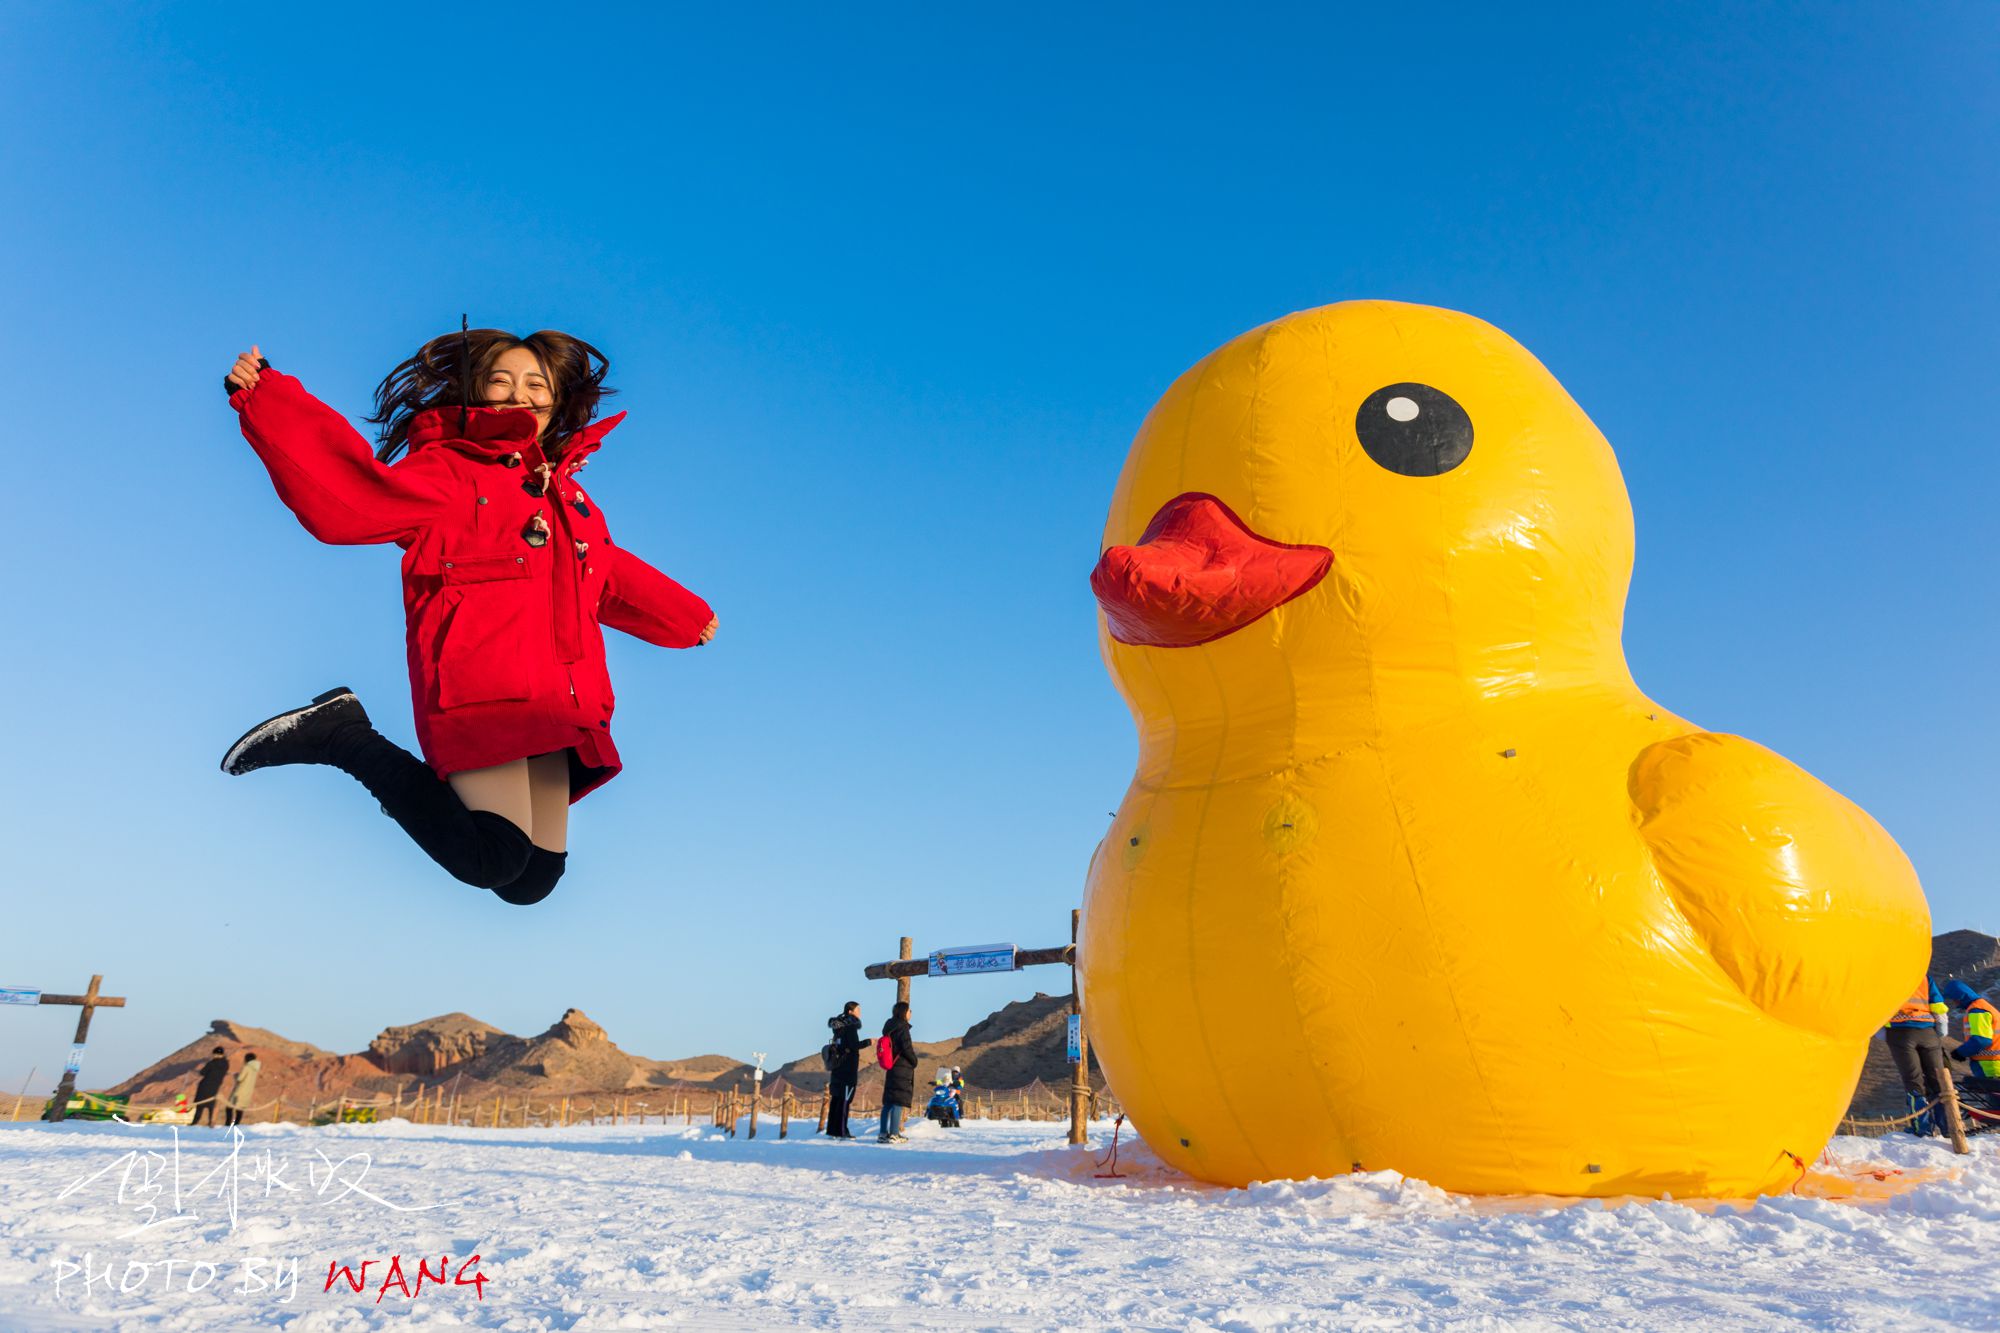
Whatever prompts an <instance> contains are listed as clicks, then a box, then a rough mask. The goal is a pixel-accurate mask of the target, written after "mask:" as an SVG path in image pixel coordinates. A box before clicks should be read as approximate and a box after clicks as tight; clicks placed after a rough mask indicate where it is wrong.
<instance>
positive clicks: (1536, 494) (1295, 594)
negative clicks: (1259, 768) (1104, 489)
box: [1092, 301, 1632, 735]
mask: <svg viewBox="0 0 2000 1333" xmlns="http://www.w3.org/2000/svg"><path fill="white" fill-rule="evenodd" d="M1631 561H1632V528H1631V511H1630V506H1629V504H1628V502H1627V500H1626V498H1625V491H1624V483H1623V481H1622V480H1621V478H1620V477H1619V474H1618V466H1617V462H1616V460H1615V459H1614V458H1613V457H1612V454H1611V449H1610V446H1609V445H1607V444H1606V443H1605V441H1604V437H1603V436H1602V435H1601V434H1599V433H1598V431H1597V429H1596V427H1595V426H1593V425H1592V424H1591V422H1590V420H1589V418H1588V417H1586V416H1585V415H1584V413H1583V411H1582V410H1581V409H1580V408H1578V407H1577V405H1576V404H1575V402H1574V401H1572V400H1571V398H1570V397H1569V395H1568V394H1567V393H1565V392H1564V391H1563V388H1562V386H1561V385H1560V384H1558V383H1557V382H1556V381H1555V379H1554V378H1553V377H1552V376H1550V375H1549V373H1548V371H1547V370H1545V369H1544V368H1543V367H1542V365H1541V364H1540V363H1539V362H1538V361H1536V360H1535V358H1534V357H1533V356H1531V355H1530V354H1529V353H1528V352H1527V350H1526V349H1525V348H1523V347H1521V346H1520V344H1518V343H1516V342H1515V341H1514V340H1513V339H1511V338H1509V337H1508V336H1507V335H1506V334H1504V333H1502V332H1500V331H1499V330H1498V329H1495V328H1493V327H1492V326H1491V325H1489V324H1486V323H1483V322H1482V321H1480V320H1477V319H1474V318H1472V317H1470V316H1468V315H1461V314H1457V313H1454V312H1452V311H1447V310H1438V309H1434V308H1431V307H1427V306H1412V305H1402V304H1399V303H1395V302H1387V301H1357V302H1350V303H1346V304H1342V305H1336V306H1328V307H1324V308H1322V309H1318V310H1309V311H1304V312H1302V313H1299V314H1296V315H1289V316H1287V317H1285V318H1284V319H1281V320H1278V321H1276V322H1275V323H1272V324H1269V325H1266V326H1265V327H1263V328H1261V329H1257V330H1253V331H1252V332H1250V333H1247V334H1244V335H1243V336H1242V337H1240V338H1237V339H1235V340H1234V341H1232V342H1230V343H1228V344H1226V345H1225V346H1223V347H1222V348H1220V349H1219V350H1217V351H1216V352H1215V353H1213V354H1212V355H1210V356H1209V357H1208V358H1206V359H1205V360H1203V361H1202V362H1201V363H1200V364H1198V365H1196V366H1195V367H1194V368H1193V369H1191V370H1190V371H1188V372H1187V373H1186V374H1185V375H1183V376H1182V377H1181V378H1180V379H1179V380H1178V381H1176V382H1175V384H1174V385H1173V386H1172V387H1171V388H1170V389H1169V390H1168V391H1167V393H1166V394H1165V395H1164V396H1163V397H1162V398H1161V400H1160V402H1159V404H1158V405H1157V406H1156V407H1155V408H1154V409H1153V411H1152V412H1151V413H1150V414H1149V415H1148V417H1147V419H1146V422H1145V424H1144V426H1142V427H1141V429H1140V431H1139V435H1138V438H1137V439H1136V440H1135V441H1134V442H1133V446H1132V451H1131V454H1130V455H1129V457H1128V458H1127V460H1126V465H1125V471H1124V473H1123V475H1122V476H1121V477H1120V479H1119V484H1118V491H1117V494H1116V496H1115V497H1114V499H1113V501H1112V505H1111V513H1110V518H1109V521H1108V523H1107V524H1106V527H1105V534H1104V555H1103V558H1102V560H1101V561H1100V563H1099V566H1098V569H1097V571H1096V573H1095V574H1093V576H1092V587H1093V589H1094V591H1096V593H1097V594H1098V599H1099V603H1100V605H1101V607H1102V608H1103V610H1104V613H1105V635H1104V644H1103V646H1104V650H1105V657H1106V661H1107V662H1108V664H1109V665H1110V666H1111V668H1112V672H1113V674H1114V676H1115V677H1116V678H1117V679H1118V681H1119V684H1120V687H1121V688H1122V689H1123V690H1124V691H1125V693H1126V695H1127V698H1128V701H1129V702H1131V704H1132V707H1133V709H1134V712H1135V714H1137V715H1138V716H1139V718H1140V721H1141V731H1142V735H1144V734H1145V732H1146V729H1147V723H1148V721H1149V720H1150V721H1152V722H1154V723H1158V722H1159V721H1161V719H1162V715H1165V716H1166V717H1171V718H1172V719H1173V721H1174V722H1175V723H1177V724H1182V725H1185V724H1187V723H1189V722H1191V721H1195V720H1198V719H1202V718H1214V717H1219V716H1224V715H1227V714H1229V713H1230V712H1231V711H1232V710H1236V711H1237V712H1239V713H1240V712H1241V710H1242V709H1243V708H1245V707H1257V708H1269V707H1271V706H1272V701H1273V700H1287V701H1290V704H1289V706H1290V707H1292V708H1293V709H1295V710H1296V711H1297V712H1299V713H1300V714H1301V715H1303V714H1305V713H1307V712H1310V711H1311V710H1312V708H1313V707H1314V706H1315V705H1316V704H1317V703H1319V702H1321V701H1323V700H1325V699H1327V698H1329V697H1338V696H1348V697H1351V696H1352V695H1353V694H1354V693H1355V692H1356V691H1365V692H1367V693H1368V694H1369V695H1370V696H1371V697H1376V698H1381V697H1384V696H1385V694H1386V693H1389V692H1394V691H1396V690H1398V689H1402V688H1405V687H1408V688H1425V689H1432V690H1437V691H1444V692H1447V693H1448V692H1449V691H1450V690H1453V689H1460V690H1462V689H1463V688H1464V686H1465V685H1466V684H1468V683H1469V684H1470V685H1471V686H1472V688H1473V689H1475V690H1477V691H1480V692H1485V693H1494V692H1500V691H1505V690H1508V689H1510V688H1516V687H1520V686H1524V685H1528V684H1533V683H1537V682H1544V683H1547V682H1553V681H1555V680H1556V679H1557V678H1560V677H1565V676H1570V675H1576V676H1580V677H1589V678H1597V679H1602V678H1604V673H1606V672H1607V671H1615V672H1617V673H1620V674H1622V673H1623V669H1624V668H1623V653H1622V649H1621V648H1620V647H1619V643H1618V634H1619V625H1620V621H1621V619H1622V613H1623V606H1624V594H1625V585H1626V582H1627V580H1628V578H1629V575H1630V570H1631ZM1627 679H1629V677H1627ZM1440 697H1442V695H1440Z"/></svg>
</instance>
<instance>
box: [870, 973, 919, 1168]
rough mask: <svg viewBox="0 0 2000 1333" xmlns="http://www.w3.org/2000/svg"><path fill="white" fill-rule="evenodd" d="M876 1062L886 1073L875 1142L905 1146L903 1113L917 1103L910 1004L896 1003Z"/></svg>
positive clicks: (906, 1141) (886, 1025)
mask: <svg viewBox="0 0 2000 1333" xmlns="http://www.w3.org/2000/svg"><path fill="white" fill-rule="evenodd" d="M875 1058H876V1062H877V1063H878V1064H880V1065H881V1066H882V1068H883V1069H884V1070H885V1071H887V1072H886V1073H885V1074H884V1076H883V1079H882V1130H881V1133H879V1134H877V1135H876V1136H875V1141H876V1142H877V1143H908V1142H909V1140H908V1139H907V1138H905V1137H904V1136H903V1113H904V1112H905V1111H907V1110H909V1109H910V1106H911V1104H912V1103H914V1102H915V1101H916V1100H917V1047H916V1043H915V1042H913V1041H911V1040H910V1002H909V1001H908V1000H898V1001H897V1002H896V1007H895V1008H894V1009H892V1010H891V1011H890V1012H889V1021H888V1022H886V1023H884V1024H883V1025H882V1037H881V1040H880V1041H878V1042H876V1043H875Z"/></svg>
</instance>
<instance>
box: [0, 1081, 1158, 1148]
mask: <svg viewBox="0 0 2000 1333" xmlns="http://www.w3.org/2000/svg"><path fill="white" fill-rule="evenodd" d="M449 1086H450V1085H449V1084H440V1085H439V1086H437V1087H435V1088H419V1089H414V1090H410V1091H407V1092H406V1091H405V1090H404V1089H401V1088H399V1089H397V1090H396V1092H395V1094H394V1095H393V1096H389V1095H384V1094H380V1093H377V1094H375V1095H373V1096H371V1097H365V1098H364V1097H332V1098H310V1099H308V1100H306V1101H295V1100H286V1099H282V1098H276V1099H273V1100H271V1101H268V1102H264V1103H261V1104H259V1105H256V1106H252V1107H250V1108H249V1109H248V1110H246V1111H245V1112H244V1113H243V1118H244V1120H245V1121H246V1122H249V1123H255V1124H275V1123H280V1122H291V1123H294V1124H305V1125H326V1124H340V1123H348V1124H352V1123H367V1122H372V1121H381V1120H407V1121H410V1122H412V1123H414V1124H419V1125H456V1126H459V1127H461V1128H465V1129H559V1128H567V1127H569V1126H572V1125H649V1124H656V1125H694V1124H698V1123H701V1124H709V1125H713V1126H716V1127H718V1128H723V1129H727V1130H728V1131H729V1132H730V1133H731V1134H738V1133H745V1134H747V1136H748V1137H750V1138H755V1137H757V1136H758V1134H759V1133H766V1134H768V1133H771V1132H773V1130H775V1132H776V1134H777V1136H778V1137H779V1138H786V1137H789V1135H790V1134H791V1132H792V1131H793V1130H794V1129H795V1128H799V1127H800V1126H801V1125H804V1126H809V1127H810V1132H817V1131H818V1130H820V1129H822V1128H824V1127H825V1124H826V1093H825V1092H809V1091H802V1090H799V1089H795V1088H789V1087H784V1086H782V1085H780V1086H776V1087H773V1088H770V1089H768V1090H766V1091H764V1092H762V1093H761V1094H758V1095H755V1096H753V1095H752V1094H751V1093H749V1092H747V1091H743V1090H717V1089H700V1088H686V1089H678V1088H675V1089H667V1088H649V1089H647V1090H646V1091H645V1092H644V1093H604V1092H600V1093H583V1094H578V1095H572V1096H568V1097H551V1098H547V1099H541V1100H537V1099H535V1098H529V1097H508V1096H503V1095H499V1094H486V1095H484V1096H480V1095H476V1094H475V1095H470V1096H467V1097H464V1098H460V1097H458V1096H456V1095H452V1094H450V1093H449V1092H448V1088H449ZM869 1091H870V1092H871V1093H872V1096H870V1097H869V1099H868V1100H866V1101H863V1100H861V1099H859V1098H857V1100H856V1101H855V1102H854V1104H853V1106H852V1107H851V1109H850V1111H849V1114H850V1115H851V1116H852V1117H853V1118H855V1119H857V1120H865V1119H871V1118H873V1117H875V1116H877V1115H879V1114H881V1110H882V1105H881V1089H880V1087H879V1085H878V1086H877V1087H876V1088H873V1089H870V1090H869ZM917 1091H918V1093H919V1097H918V1104H917V1106H916V1107H915V1108H914V1109H913V1110H912V1111H911V1115H912V1116H915V1117H921V1116H922V1115H923V1105H924V1100H925V1094H926V1089H924V1088H923V1087H919V1088H918V1089H917ZM42 1105H43V1102H42V1100H40V1099H36V1100H33V1101H32V1102H29V1103H28V1104H27V1106H26V1109H25V1112H24V1109H23V1104H22V1101H21V1100H19V1099H17V1100H16V1102H15V1104H14V1110H13V1114H12V1116H11V1118H12V1119H14V1120H17V1121H18V1120H22V1119H29V1120H32V1119H34V1118H36V1117H37V1116H39V1115H40V1114H41V1110H42ZM962 1105H963V1112H964V1118H965V1119H967V1120H1051V1121H1054V1120H1064V1121H1066V1120H1068V1119H1069V1088H1068V1086H1067V1085H1065V1086H1064V1087H1062V1088H1060V1089H1058V1088H1051V1087H1049V1086H1047V1085H1046V1084H1043V1083H1040V1082H1036V1083H1032V1084H1030V1085H1029V1086H1027V1087H1025V1088H1015V1089H1012V1090H1008V1091H1000V1090H991V1091H989V1090H970V1089H968V1090H967V1091H966V1093H965V1094H964V1097H963V1103H962ZM173 1109H174V1108H173V1107H172V1106H171V1105H145V1104H138V1103H134V1104H131V1105H128V1106H127V1107H126V1108H125V1116H126V1118H127V1119H129V1120H135V1121H136V1120H139V1119H141V1118H142V1117H144V1116H146V1115H148V1114H149V1113H155V1114H156V1113H158V1112H162V1111H165V1112H168V1113H172V1112H173ZM1092 1114H1093V1115H1094V1116H1105V1117H1108V1116H1112V1115H1116V1114H1118V1107H1117V1106H1116V1105H1115V1104H1113V1103H1112V1102H1111V1100H1110V1098H1109V1094H1106V1093H1101V1092H1100V1093H1097V1094H1095V1095H1094V1097H1093V1110H1092ZM221 1120H222V1109H221V1108H220V1107H218V1108H217V1110H216V1121H217V1123H220V1122H221ZM169 1123H174V1122H172V1121H170V1122H169ZM800 1132H801V1133H804V1132H808V1130H807V1129H800Z"/></svg>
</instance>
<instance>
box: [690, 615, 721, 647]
mask: <svg viewBox="0 0 2000 1333" xmlns="http://www.w3.org/2000/svg"><path fill="white" fill-rule="evenodd" d="M717 623H718V618H717V617H715V616H710V617H709V618H708V623H707V624H706V625H703V626H702V627H701V637H700V638H698V639H696V640H695V641H694V642H695V646H696V647H697V648H699V647H700V646H701V645H702V644H704V643H707V642H708V641H709V640H710V639H712V638H714V637H715V627H716V624H717Z"/></svg>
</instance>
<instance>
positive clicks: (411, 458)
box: [229, 370, 711, 801]
mask: <svg viewBox="0 0 2000 1333" xmlns="http://www.w3.org/2000/svg"><path fill="white" fill-rule="evenodd" d="M229 401H230V405H231V406H233V407H234V408H235V409H236V410H237V412H238V413H240V414H241V416H242V425H243V435H244V438H245V439H247V440H249V441H250V447H251V448H253V449H255V450H256V451H257V456H258V457H259V458H261V459H262V460H263V461H264V467H265V468H266V469H267V470H268V471H269V472H270V474H271V482H272V484H273V485H274V486H276V487H277V488H278V498H279V499H281V500H283V501H284V502H285V504H286V505H287V506H288V507H289V508H290V509H291V511H292V512H293V513H294V514H296V515H298V518H299V522H300V523H303V524H304V525H305V529H306V531H307V532H310V533H311V534H312V535H313V536H315V537H317V538H319V539H320V540H321V541H323V542H332V543H335V544H337V545H343V546H353V545H361V544H364V543H372V542H395V543H396V544H397V545H398V546H401V547H402V548H403V615H404V619H405V622H406V623H407V625H408V634H407V639H408V644H409V658H410V699H411V703H412V704H413V705H414V707H415V710H416V720H417V742H418V744H419V745H421V746H422V747H423V752H424V758H425V759H426V760H428V761H429V762H430V765H431V767H432V768H434V769H436V770H437V772H438V774H439V776H444V775H447V774H451V773H458V772H462V771H464V770H466V769H472V768H485V767H487V766H489V765H491V764H500V763H506V762H507V761H509V760H513V759H522V758H526V757H528V756H530V755H537V754H549V753H552V752H554V751H557V750H564V749H567V750H570V751H572V753H573V757H572V759H571V761H570V774H571V780H570V800H571V801H577V800H580V799H582V797H583V796H584V794H585V793H586V792H589V791H591V790H593V789H594V788H596V787H599V786H602V785H603V784H604V783H606V782H609V781H610V780H611V779H612V778H613V777H614V776H616V775H617V773H618V770H619V768H620V767H621V765H620V764H619V762H618V747H617V746H615V745H613V744H612V743H611V710H612V707H613V705H614V703H615V700H616V696H615V695H614V694H613V693H612V690H611V678H610V676H609V675H608V674H607V673H606V671H605V667H604V635H603V632H602V630H601V629H600V628H599V627H600V626H601V625H609V626H611V627H612V628H613V629H622V630H624V631H625V632H626V633H627V634H634V635H637V636H638V637H639V638H642V639H644V640H646V641H647V642H648V643H657V644H659V645H660V646H661V647H663V648H689V647H692V646H693V645H694V643H695V641H696V639H697V638H698V637H699V636H700V634H701V631H702V630H703V628H704V627H706V626H707V624H708V622H709V619H710V616H711V612H710V611H709V608H708V603H706V602H704V601H702V599H701V598H699V597H697V596H695V595H694V594H693V593H691V592H689V591H688V590H687V589H686V588H683V587H681V586H680V584H678V583H675V582H674V581H673V580H672V579H670V578H668V577H667V576H666V575H664V574H662V573H660V572H659V571H658V570H657V569H654V568H653V567H652V566H651V565H649V564H647V563H646V562H645V561H643V560H641V559H640V558H639V557H638V556H636V555H633V554H632V553H631V552H629V551H627V550H625V548H623V547H622V546H617V545H615V544H614V543H613V542H612V540H611V534H610V533H609V532H608V531H606V529H605V526H604V515H603V514H602V513H601V512H600V511H599V510H598V508H597V502H596V501H595V500H591V499H589V498H587V497H586V496H585V495H584V493H583V491H582V490H581V489H579V488H578V486H577V484H576V481H575V473H576V470H577V469H578V468H580V467H582V466H583V464H584V462H585V460H586V459H588V458H589V457H590V455H591V454H593V453H595V452H597V447H598V444H599V442H600V441H602V440H603V438H604V437H605V435H607V434H608V433H609V432H610V431H611V428H612V427H614V426H616V425H617V424H618V423H619V422H620V421H621V420H623V419H624V416H625V414H624V413H623V412H620V413H619V414H618V415H617V416H613V417H607V418H606V419H604V420H602V421H597V422H593V423H592V424H591V425H589V426H587V427H585V428H584V429H583V430H581V431H579V432H577V434H576V436H575V438H574V439H572V440H571V442H570V444H569V447H568V448H567V449H565V450H564V451H563V455H562V459H561V461H560V462H559V463H557V464H556V465H555V467H554V470H553V471H552V472H551V473H550V474H549V477H548V482H547V485H546V487H544V486H543V485H542V484H541V481H540V477H539V475H538V473H537V469H538V468H539V467H540V466H541V464H542V463H543V462H544V461H545V460H544V457H543V454H542V450H541V446H540V445H539V444H538V443H536V441H535V430H536V423H535V417H534V414H533V413H532V412H529V411H527V410H525V409H522V408H512V409H501V408H487V407H479V408H473V409H472V410H471V411H469V412H465V413H461V412H460V411H459V409H458V408H455V407H453V408H445V409H440V410H435V411H430V412H425V413H422V414H420V415H419V416H418V417H417V418H416V420H415V421H413V422H412V423H411V425H410V435H409V441H410V450H409V453H408V454H406V455H405V456H404V457H402V458H401V459H399V460H397V461H396V462H395V463H393V464H384V463H380V462H377V461H376V459H375V454H374V451H373V450H372V449H370V448H369V447H368V443H367V441H365V440H364V439H362V438H361V436H360V434H359V433H358V432H356V431H355V429H354V428H353V427H352V426H350V425H349V424H348V423H347V420H346V418H344V417H342V416H341V415H340V414H339V413H338V412H335V411H334V410H333V409H332V408H330V407H328V406H326V404H324V403H322V402H320V401H319V400H318V399H317V398H314V397H313V396H312V395H311V394H309V393H307V392H306V391H305V389H304V387H303V386H301V385H300V384H299V382H298V381H297V380H295V379H293V378H292V377H291V376H289V375H286V374H282V373H280V372H278V371H275V370H265V371H264V372H262V374H260V375H259V376H258V380H257V383H256V385H255V387H253V388H251V389H248V390H238V391H237V392H236V393H234V394H232V395H230V399H229ZM461 420H463V423H464V424H463V427H461V424H460V423H461ZM537 516H539V517H540V518H541V519H542V521H543V523H544V524H546V525H547V528H546V537H545V538H544V540H543V541H542V544H540V545H536V544H534V543H533V542H532V541H531V540H530V537H531V533H532V535H535V536H540V535H541V533H540V532H539V530H537V529H536V525H535V523H534V520H535V518H536V517H537Z"/></svg>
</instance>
